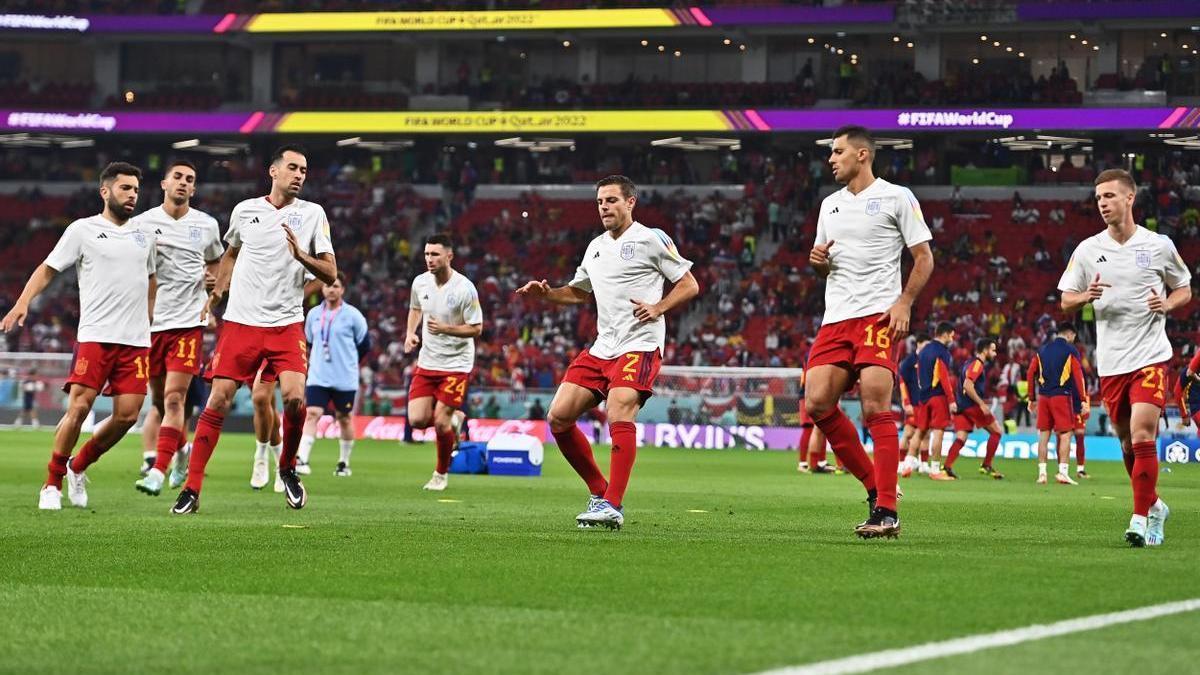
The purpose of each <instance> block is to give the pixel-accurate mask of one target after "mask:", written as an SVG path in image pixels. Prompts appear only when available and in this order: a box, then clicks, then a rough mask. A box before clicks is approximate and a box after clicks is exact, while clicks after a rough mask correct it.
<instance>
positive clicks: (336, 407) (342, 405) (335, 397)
mask: <svg viewBox="0 0 1200 675" xmlns="http://www.w3.org/2000/svg"><path fill="white" fill-rule="evenodd" d="M357 396H358V392H357V391H354V390H350V391H343V390H341V389H333V388H332V387H316V386H313V385H309V386H307V387H305V388H304V399H305V401H306V402H305V405H307V406H308V407H310V408H320V409H322V410H328V409H329V407H330V404H331V403H332V404H333V411H334V412H336V413H340V414H342V415H349V414H350V413H351V412H352V411H353V410H354V399H355V397H357Z"/></svg>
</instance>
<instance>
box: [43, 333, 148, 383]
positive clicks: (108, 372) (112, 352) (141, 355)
mask: <svg viewBox="0 0 1200 675" xmlns="http://www.w3.org/2000/svg"><path fill="white" fill-rule="evenodd" d="M149 380H150V350H149V349H147V348H145V347H131V346H129V345H118V344H111V343H107V342H80V343H79V344H77V345H75V358H74V359H73V360H72V363H71V376H70V377H68V378H67V381H66V383H65V384H63V391H65V392H70V391H71V385H72V384H82V385H83V386H85V387H91V388H92V389H95V390H96V391H98V392H102V393H103V394H104V395H105V396H120V395H121V394H141V395H142V396H145V395H146V383H147V382H148V381H149ZM106 385H107V386H106Z"/></svg>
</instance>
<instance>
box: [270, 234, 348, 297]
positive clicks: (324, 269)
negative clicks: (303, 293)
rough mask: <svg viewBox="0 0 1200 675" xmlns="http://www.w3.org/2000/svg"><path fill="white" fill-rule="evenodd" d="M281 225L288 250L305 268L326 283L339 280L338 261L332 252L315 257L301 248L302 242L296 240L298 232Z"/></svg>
mask: <svg viewBox="0 0 1200 675" xmlns="http://www.w3.org/2000/svg"><path fill="white" fill-rule="evenodd" d="M281 227H283V232H284V236H286V237H287V244H288V250H289V251H291V252H292V257H293V258H295V259H296V262H298V263H300V264H301V265H304V269H306V270H308V271H309V272H311V273H312V275H313V276H314V277H316V278H317V279H319V280H320V281H322V282H324V283H326V284H332V283H333V282H335V281H337V261H336V260H334V258H333V254H332V253H318V254H317V255H316V256H315V257H314V256H311V255H309V254H308V253H306V252H304V251H302V250H300V244H299V243H298V242H297V241H296V233H295V232H292V230H291V228H289V227H287V226H281Z"/></svg>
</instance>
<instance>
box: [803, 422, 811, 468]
mask: <svg viewBox="0 0 1200 675" xmlns="http://www.w3.org/2000/svg"><path fill="white" fill-rule="evenodd" d="M812 435H813V428H812V427H811V426H808V427H802V428H801V430H800V461H801V462H804V463H805V464H807V463H808V444H809V441H811V440H812Z"/></svg>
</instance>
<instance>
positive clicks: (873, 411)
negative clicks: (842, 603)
mask: <svg viewBox="0 0 1200 675" xmlns="http://www.w3.org/2000/svg"><path fill="white" fill-rule="evenodd" d="M874 157H875V141H874V139H873V138H872V137H871V133H870V132H869V131H867V130H866V129H864V128H863V127H859V126H848V127H843V128H841V129H838V130H837V131H835V132H834V134H833V148H832V150H831V152H830V156H829V165H830V168H831V170H832V174H833V178H834V180H836V181H837V182H838V183H841V184H842V185H844V186H845V187H844V188H843V189H841V190H838V191H837V192H834V193H833V194H831V195H829V196H828V197H826V198H825V199H824V200H823V201H822V202H821V207H820V213H819V215H818V218H817V235H816V238H815V239H814V245H813V249H812V252H811V253H810V254H809V263H810V264H811V265H812V266H813V269H814V270H816V272H817V274H819V275H820V276H822V277H824V278H825V316H824V318H823V322H822V325H821V329H820V331H819V332H818V333H817V339H816V341H815V342H814V343H813V346H812V349H811V350H810V351H809V361H808V365H809V369H810V370H809V374H808V381H807V386H806V387H805V394H806V396H805V399H804V405H805V407H806V408H808V413H809V414H810V415H811V416H812V418H813V420H814V421H815V423H816V425H817V427H819V428H820V429H821V431H823V432H824V433H825V435H826V436H827V437H828V438H829V442H830V444H831V445H832V446H833V451H834V453H835V454H836V455H837V456H838V457H839V458H840V459H841V460H842V461H843V462H844V463H845V464H846V467H847V468H848V469H849V470H850V472H851V473H853V474H854V475H855V477H856V478H858V479H859V480H860V481H861V482H862V484H863V487H864V488H866V491H867V503H868V504H869V505H870V515H869V516H868V518H867V520H866V521H865V522H863V523H860V524H859V525H858V526H857V527H856V528H855V533H856V534H857V535H858V536H860V537H863V538H874V537H896V536H898V535H899V533H900V517H899V515H898V513H897V511H896V499H897V475H896V473H897V471H896V469H897V466H898V464H899V462H900V438H899V435H898V434H897V430H896V419H895V416H894V415H893V414H892V389H893V386H894V382H895V378H896V362H895V359H894V358H893V353H892V344H893V340H899V339H902V338H903V337H904V335H905V334H906V333H908V327H909V321H910V319H911V316H912V305H913V302H915V301H916V299H917V296H918V295H920V293H921V290H922V289H923V288H925V284H926V282H928V281H929V276H930V275H931V274H932V273H933V252H932V250H931V249H930V247H929V241H930V240H931V239H932V238H933V235H932V234H931V233H930V231H929V227H928V226H926V224H925V219H924V217H923V216H922V215H921V208H920V205H919V204H918V203H917V199H916V197H914V196H913V194H912V192H911V191H910V190H908V189H907V188H904V187H901V186H899V185H893V184H891V183H889V182H888V181H886V180H884V179H882V178H876V177H875V174H874V172H873V171H872V169H871V162H872V161H873V159H874ZM905 250H908V251H909V252H911V254H912V256H913V268H912V271H911V272H910V273H909V278H908V284H907V286H905V287H904V288H903V289H902V288H901V266H900V260H901V257H902V255H903V253H904V251H905ZM856 380H857V381H858V383H859V386H860V389H861V399H862V406H863V418H864V420H865V421H866V426H867V429H868V430H869V431H870V434H871V438H873V439H874V441H875V461H874V463H872V461H871V458H870V457H868V456H867V453H866V451H865V450H864V449H863V446H862V442H861V441H860V440H859V435H858V429H856V428H855V426H854V423H853V422H851V421H850V418H848V417H846V415H845V413H843V412H842V411H841V410H839V409H838V405H837V403H838V400H839V399H840V398H841V396H842V394H843V393H845V392H846V391H847V390H849V389H850V388H851V387H852V386H853V385H854V383H855V381H856Z"/></svg>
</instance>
